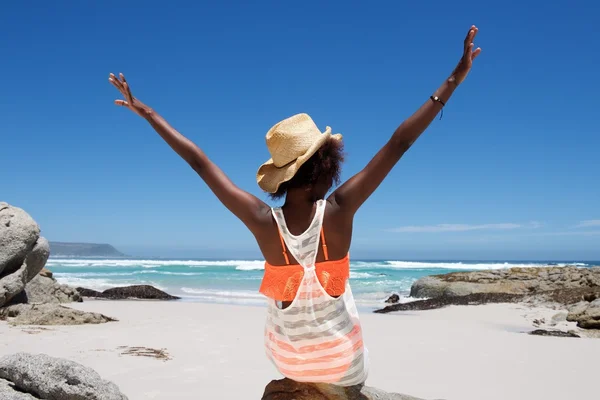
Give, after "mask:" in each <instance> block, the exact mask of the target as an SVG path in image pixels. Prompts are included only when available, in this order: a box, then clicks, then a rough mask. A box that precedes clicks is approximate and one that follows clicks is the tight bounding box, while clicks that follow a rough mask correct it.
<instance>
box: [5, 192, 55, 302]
mask: <svg viewBox="0 0 600 400" xmlns="http://www.w3.org/2000/svg"><path fill="white" fill-rule="evenodd" d="M49 255H50V246H49V243H48V241H47V240H46V239H45V238H43V237H40V228H39V226H38V225H37V223H36V222H35V221H34V220H33V218H31V216H30V215H29V214H27V213H26V212H25V211H24V210H22V209H20V208H17V207H13V206H10V205H8V204H7V203H0V307H2V306H3V305H5V304H6V303H8V302H9V301H10V300H11V299H12V298H14V297H15V296H17V295H18V294H19V293H21V292H22V291H23V290H24V288H25V285H26V284H27V282H29V281H30V280H31V279H33V278H34V277H35V276H36V275H37V274H38V273H39V272H40V271H41V270H42V268H43V267H44V265H45V264H46V261H47V260H48V256H49Z"/></svg>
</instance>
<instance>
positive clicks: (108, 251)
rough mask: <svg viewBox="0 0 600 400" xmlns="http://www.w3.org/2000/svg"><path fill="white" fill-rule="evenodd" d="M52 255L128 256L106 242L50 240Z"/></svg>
mask: <svg viewBox="0 0 600 400" xmlns="http://www.w3.org/2000/svg"><path fill="white" fill-rule="evenodd" d="M50 255H51V256H52V257H126V255H125V254H123V253H121V252H120V251H119V250H117V249H115V248H114V247H113V246H112V245H110V244H106V243H72V242H50Z"/></svg>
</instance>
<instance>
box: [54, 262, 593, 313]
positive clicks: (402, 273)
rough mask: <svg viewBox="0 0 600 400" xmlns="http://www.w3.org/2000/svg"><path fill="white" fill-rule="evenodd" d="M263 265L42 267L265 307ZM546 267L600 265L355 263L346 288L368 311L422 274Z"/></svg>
mask: <svg viewBox="0 0 600 400" xmlns="http://www.w3.org/2000/svg"><path fill="white" fill-rule="evenodd" d="M263 265H264V261H261V260H166V259H98V258H50V259H49V260H48V262H47V267H48V268H49V269H50V270H51V271H52V272H53V273H54V277H55V278H56V279H57V281H58V282H60V283H64V284H67V285H70V286H74V287H86V288H89V289H95V290H99V291H102V290H104V289H108V288H111V287H116V286H128V285H137V284H147V285H152V286H155V287H157V288H159V289H161V290H164V291H166V292H167V293H169V294H172V295H176V296H180V297H181V298H182V301H199V302H219V303H234V304H247V305H259V304H264V297H263V296H262V294H260V293H259V292H258V288H259V286H260V282H261V278H262V273H263ZM546 265H557V266H564V265H577V266H580V267H587V266H591V265H600V262H598V263H594V262H578V261H573V262H546V261H538V262H531V261H527V262H518V261H511V262H509V261H506V262H501V261H394V260H387V261H386V260H355V261H352V262H351V265H350V284H351V287H352V292H353V294H354V297H355V300H356V303H357V306H358V307H360V308H362V309H373V308H379V307H381V306H383V305H385V300H386V299H387V298H388V297H389V296H390V295H391V294H393V293H396V294H398V295H399V296H400V298H401V301H410V300H411V299H410V298H409V297H408V295H409V292H410V287H411V285H412V283H413V282H414V281H415V280H417V279H419V278H421V277H423V276H426V275H435V274H443V273H448V272H455V271H474V270H486V269H501V268H511V267H540V266H546Z"/></svg>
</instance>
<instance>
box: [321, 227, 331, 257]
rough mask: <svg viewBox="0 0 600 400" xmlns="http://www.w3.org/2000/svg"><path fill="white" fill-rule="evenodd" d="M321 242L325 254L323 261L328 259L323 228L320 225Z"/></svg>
mask: <svg viewBox="0 0 600 400" xmlns="http://www.w3.org/2000/svg"><path fill="white" fill-rule="evenodd" d="M321 244H322V245H323V255H324V256H325V261H329V254H327V243H325V230H324V229H323V227H322V226H321Z"/></svg>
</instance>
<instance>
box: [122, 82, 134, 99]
mask: <svg viewBox="0 0 600 400" xmlns="http://www.w3.org/2000/svg"><path fill="white" fill-rule="evenodd" d="M123 87H124V88H125V93H124V94H125V98H126V99H127V101H128V102H129V103H130V104H133V96H132V95H131V90H130V89H129V85H128V84H127V82H124V83H123Z"/></svg>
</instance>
